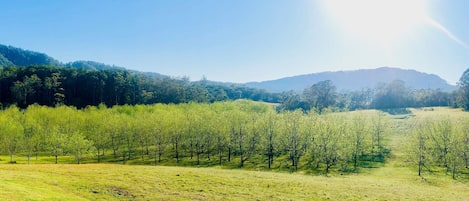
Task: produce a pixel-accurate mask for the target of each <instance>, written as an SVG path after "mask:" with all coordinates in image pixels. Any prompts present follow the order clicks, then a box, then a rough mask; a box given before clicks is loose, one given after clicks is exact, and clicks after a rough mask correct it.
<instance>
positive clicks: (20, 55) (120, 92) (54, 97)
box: [0, 45, 280, 108]
mask: <svg viewBox="0 0 469 201" xmlns="http://www.w3.org/2000/svg"><path fill="white" fill-rule="evenodd" d="M279 97H280V95H279V94H274V93H268V92H266V91H265V90H261V89H255V88H249V87H246V86H244V85H241V84H228V83H217V82H211V81H208V80H201V81H196V82H191V81H190V80H189V79H188V78H171V77H169V76H165V75H161V74H158V73H148V72H139V71H133V70H127V69H125V68H124V67H119V66H114V65H112V66H111V65H106V64H102V63H98V62H94V61H75V62H70V63H66V64H64V63H61V62H60V61H57V60H55V59H54V58H52V57H50V56H48V55H46V54H43V53H39V52H34V51H29V50H23V49H21V48H16V47H12V46H5V45H0V106H8V105H11V104H16V105H18V106H20V107H27V106H28V105H31V104H34V103H38V104H41V105H49V106H53V105H56V104H65V105H73V106H76V107H79V108H81V107H85V106H87V105H98V104H100V103H104V104H106V105H108V106H112V105H123V104H152V103H184V102H215V101H224V100H234V99H251V100H255V101H265V102H279Z"/></svg>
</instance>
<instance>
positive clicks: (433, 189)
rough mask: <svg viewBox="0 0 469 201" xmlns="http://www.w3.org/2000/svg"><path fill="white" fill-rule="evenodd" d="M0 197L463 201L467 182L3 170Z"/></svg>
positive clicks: (392, 176)
mask: <svg viewBox="0 0 469 201" xmlns="http://www.w3.org/2000/svg"><path fill="white" fill-rule="evenodd" d="M0 178H1V180H0V189H2V190H1V191H0V200H129V199H136V200H326V199H330V200H464V199H467V198H468V197H469V185H467V184H465V183H460V182H456V181H453V180H447V179H439V178H435V180H431V181H426V182H422V181H421V179H420V178H419V177H416V176H415V175H414V174H412V173H411V172H410V171H409V170H408V169H406V168H402V167H392V166H388V167H383V168H378V169H376V170H373V171H370V172H368V173H363V174H358V175H346V176H332V177H324V176H308V175H302V174H299V173H295V174H289V173H274V172H257V171H246V170H225V169H219V168H188V167H163V166H156V167H152V166H129V165H115V164H85V165H60V164H59V165H52V164H45V165H1V166H0Z"/></svg>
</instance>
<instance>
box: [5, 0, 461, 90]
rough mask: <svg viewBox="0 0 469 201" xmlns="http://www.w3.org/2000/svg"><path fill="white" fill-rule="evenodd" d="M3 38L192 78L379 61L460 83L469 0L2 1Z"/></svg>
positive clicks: (57, 54) (241, 78)
mask: <svg viewBox="0 0 469 201" xmlns="http://www.w3.org/2000/svg"><path fill="white" fill-rule="evenodd" d="M0 8H1V12H0V44H4V45H11V46H15V47H20V48H23V49H27V50H33V51H38V52H42V53H46V54H48V55H49V56H52V57H54V58H56V59H58V60H59V61H61V62H70V61H76V60H91V61H97V62H101V63H105V64H110V65H116V66H123V67H126V68H128V69H134V70H139V71H145V72H157V73H161V74H165V75H170V76H173V77H183V76H187V77H189V78H190V79H191V80H200V79H202V78H203V77H206V78H207V79H209V80H214V81H224V82H237V83H241V82H249V81H264V80H272V79H278V78H282V77H288V76H294V75H299V74H309V73H316V72H323V71H341V70H356V69H371V68H377V67H382V66H391V67H400V68H403V69H415V70H418V71H422V72H426V73H432V74H437V75H439V76H440V77H442V78H443V79H445V80H447V81H448V82H449V83H451V84H455V83H456V82H457V81H458V79H459V78H460V76H461V75H462V73H463V72H464V70H466V69H467V68H469V45H468V44H469V24H468V21H469V12H467V8H469V1H467V0H138V1H132V0H127V1H124V0H80V1H76V0H45V1H36V0H15V1H11V0H0Z"/></svg>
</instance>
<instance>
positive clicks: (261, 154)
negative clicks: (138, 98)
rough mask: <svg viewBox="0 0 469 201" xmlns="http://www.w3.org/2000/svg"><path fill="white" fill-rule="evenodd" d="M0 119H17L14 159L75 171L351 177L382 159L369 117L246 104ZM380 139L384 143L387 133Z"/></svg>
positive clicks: (31, 112)
mask: <svg viewBox="0 0 469 201" xmlns="http://www.w3.org/2000/svg"><path fill="white" fill-rule="evenodd" d="M13 114H14V115H13ZM0 115H4V116H7V115H10V116H11V115H13V116H15V118H5V121H8V119H17V120H15V121H12V122H10V123H8V122H5V125H10V124H13V123H14V125H15V126H12V127H11V128H12V129H13V128H15V129H16V128H18V132H9V131H7V130H4V131H2V132H1V133H0V134H1V136H2V137H4V136H9V135H7V134H11V133H16V134H18V138H13V139H17V140H16V141H14V140H13V141H12V140H8V141H7V140H5V141H4V142H5V144H4V147H8V146H13V145H14V147H15V149H10V150H11V152H9V153H10V154H11V155H13V154H15V153H17V152H18V151H20V152H22V153H25V154H26V155H27V156H28V159H29V158H30V157H31V156H32V155H33V153H34V154H36V156H37V155H38V154H41V153H42V154H44V153H49V155H50V156H52V157H53V158H54V160H55V163H59V161H63V160H65V158H68V157H69V156H73V158H74V159H75V162H76V163H83V162H85V163H86V162H98V163H99V162H102V161H109V162H118V163H128V162H130V163H133V164H135V163H138V164H153V165H156V164H174V165H197V166H213V165H221V166H225V167H245V168H248V169H249V168H253V167H262V168H265V169H279V170H288V171H297V170H314V171H318V172H324V173H325V174H328V173H329V172H330V171H331V170H343V171H345V170H347V169H350V168H348V167H349V165H350V164H353V167H354V170H353V171H356V170H357V169H359V167H360V164H361V163H362V162H363V163H365V161H369V160H370V159H369V158H367V157H365V156H370V155H373V156H379V155H382V153H381V149H378V150H374V147H373V145H374V144H373V143H372V140H373V139H374V138H373V137H372V136H371V134H370V129H369V128H371V126H372V125H371V124H370V123H371V122H372V121H370V119H369V117H367V116H369V115H368V114H364V113H363V114H362V113H354V115H352V116H350V117H347V116H348V115H347V114H346V113H343V114H341V113H327V114H326V113H323V114H321V115H319V114H315V113H312V112H311V113H308V114H305V113H303V112H302V111H293V112H288V111H285V112H281V113H277V112H276V111H275V109H274V107H273V106H272V105H269V104H265V103H259V102H252V101H247V100H239V101H234V102H217V103H212V104H202V103H187V104H178V105H174V104H169V105H165V104H156V105H136V106H129V105H124V106H114V107H112V108H107V107H105V106H104V105H101V106H99V107H94V106H90V107H87V108H84V109H76V108H74V107H69V106H63V105H62V106H58V107H55V108H50V107H45V106H38V105H32V106H30V107H28V108H27V109H26V110H24V111H23V112H20V111H19V109H18V108H16V107H11V108H9V109H7V110H4V111H2V112H0ZM382 118H385V117H382ZM382 126H384V125H382ZM3 128H4V129H7V128H10V127H8V126H5V127H3ZM380 132H381V133H380V135H385V132H384V129H383V131H380ZM16 142H18V143H16ZM351 142H354V143H351ZM19 144H21V145H22V146H19ZM352 145H353V146H352ZM384 146H385V144H384V143H383V144H381V145H380V146H379V147H384ZM373 150H374V151H373ZM4 151H7V149H4ZM106 151H107V152H106ZM62 158H63V159H62ZM36 160H38V158H37V157H36ZM28 161H29V160H28ZM347 171H348V170H347Z"/></svg>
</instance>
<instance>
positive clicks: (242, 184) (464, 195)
mask: <svg viewBox="0 0 469 201" xmlns="http://www.w3.org/2000/svg"><path fill="white" fill-rule="evenodd" d="M410 111H411V113H409V114H399V115H391V120H390V122H389V124H390V125H389V126H390V130H389V131H388V134H387V136H386V141H387V144H388V146H389V148H390V150H391V156H389V158H388V159H387V160H386V162H385V163H384V165H382V166H380V167H373V168H362V169H360V171H359V172H358V173H350V174H344V175H342V174H341V173H339V172H333V173H332V174H329V176H324V175H319V174H314V173H310V172H306V171H303V170H299V171H298V172H295V173H288V172H285V171H257V170H256V168H247V170H246V169H230V168H226V167H219V166H214V167H180V166H179V167H178V166H171V165H172V164H166V166H149V165H145V166H144V165H129V164H132V161H128V163H127V165H122V164H115V163H114V164H81V165H73V164H51V163H53V161H54V159H53V158H52V157H42V156H40V157H39V160H38V161H36V160H35V159H34V158H33V159H32V160H31V163H32V164H30V165H27V164H26V163H27V162H26V159H25V157H22V156H16V158H15V160H16V162H17V164H7V163H8V156H1V157H0V163H4V164H1V165H0V189H1V190H0V200H469V181H467V179H458V180H453V179H451V177H450V176H446V175H445V173H444V172H439V171H435V172H433V173H425V174H424V176H423V177H419V176H417V167H414V166H411V165H410V164H409V162H408V159H407V156H406V154H405V150H406V149H407V147H406V146H407V143H406V142H407V141H408V140H409V135H410V134H409V133H410V130H411V129H412V128H413V126H415V124H416V122H419V121H421V120H424V119H426V118H429V117H434V116H448V117H450V118H453V117H458V116H468V115H469V114H468V113H465V112H462V111H460V110H459V109H448V108H431V109H410ZM85 161H86V160H85ZM60 162H62V163H73V158H71V157H69V158H67V157H62V158H61V161H60ZM85 163H86V162H85ZM466 178H467V177H466Z"/></svg>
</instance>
